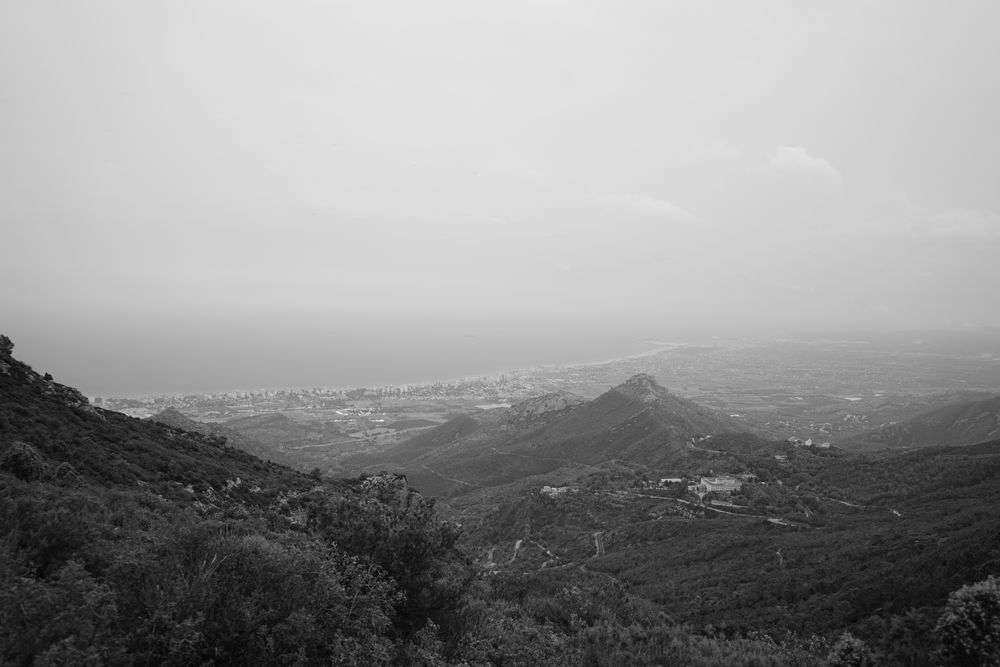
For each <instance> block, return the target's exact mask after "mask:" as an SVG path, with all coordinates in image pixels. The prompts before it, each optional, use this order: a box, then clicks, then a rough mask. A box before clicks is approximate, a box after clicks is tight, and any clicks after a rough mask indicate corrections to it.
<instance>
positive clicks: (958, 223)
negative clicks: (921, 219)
mask: <svg viewBox="0 0 1000 667" xmlns="http://www.w3.org/2000/svg"><path fill="white" fill-rule="evenodd" d="M921 231H922V232H923V234H924V235H926V236H927V237H930V238H932V239H941V240H946V239H951V240H957V241H1000V215H997V214H996V213H991V212H988V211H974V210H971V209H967V208H953V209H950V210H948V211H945V212H944V213H938V214H936V215H932V216H931V217H930V218H929V219H928V221H927V224H926V226H924V227H923V229H922V230H921Z"/></svg>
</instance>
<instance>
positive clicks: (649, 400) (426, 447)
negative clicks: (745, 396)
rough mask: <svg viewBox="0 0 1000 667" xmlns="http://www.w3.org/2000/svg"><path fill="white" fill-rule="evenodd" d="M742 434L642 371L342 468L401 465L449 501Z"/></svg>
mask: <svg viewBox="0 0 1000 667" xmlns="http://www.w3.org/2000/svg"><path fill="white" fill-rule="evenodd" d="M745 430H746V428H745V427H744V426H743V425H742V424H740V423H739V422H737V421H735V420H733V419H731V418H729V417H727V416H725V415H723V414H720V413H718V412H715V411H713V410H711V409H708V408H705V407H702V406H699V405H697V404H695V403H693V402H691V401H688V400H686V399H682V398H680V397H678V396H675V395H673V394H671V393H670V392H669V391H667V390H666V389H665V388H663V387H662V386H660V385H659V384H657V383H656V381H655V379H653V378H652V377H651V376H649V375H645V374H640V375H636V376H634V377H632V378H630V379H629V380H628V381H626V382H624V383H623V384H621V385H619V386H617V387H614V388H613V389H611V390H609V391H607V392H606V393H604V394H602V395H601V396H599V397H597V398H596V399H594V400H592V401H583V400H582V399H580V398H579V397H577V396H573V395H571V394H550V395H547V396H542V397H538V398H534V399H529V400H528V401H525V402H523V403H520V404H518V405H515V406H512V407H510V408H508V409H506V410H491V411H488V412H480V413H476V414H472V415H464V416H461V417H457V418H455V419H452V420H451V421H449V422H447V423H445V424H442V425H441V426H439V427H437V428H433V429H429V430H428V431H426V432H424V433H422V434H420V435H418V436H417V437H415V438H413V439H411V440H409V441H406V442H404V443H401V444H400V445H397V446H395V447H393V448H392V449H390V450H386V451H383V452H380V453H378V454H375V455H368V456H357V457H353V458H349V459H347V460H346V461H345V465H348V466H358V467H360V468H361V469H365V468H367V469H379V468H390V469H395V468H399V469H401V470H403V471H404V472H405V473H406V474H407V476H408V478H409V479H411V481H413V483H414V484H415V485H416V486H417V487H418V488H420V489H421V490H422V491H424V492H425V493H428V494H430V495H436V496H443V497H447V496H449V495H453V494H455V493H462V492H468V491H469V490H470V489H474V488H482V487H491V486H497V485H503V484H507V483H511V482H515V481H517V480H520V479H524V478H530V477H534V476H538V475H544V474H547V473H553V472H555V471H558V470H560V469H565V468H572V469H574V470H578V469H579V467H580V466H595V465H601V464H604V463H607V462H610V461H631V462H634V463H637V464H641V465H645V466H664V465H670V464H671V463H672V462H674V461H677V460H679V459H680V458H683V456H684V453H685V451H686V449H687V445H688V443H689V442H690V440H691V439H693V438H696V437H698V436H701V435H707V434H720V433H736V432H741V431H745Z"/></svg>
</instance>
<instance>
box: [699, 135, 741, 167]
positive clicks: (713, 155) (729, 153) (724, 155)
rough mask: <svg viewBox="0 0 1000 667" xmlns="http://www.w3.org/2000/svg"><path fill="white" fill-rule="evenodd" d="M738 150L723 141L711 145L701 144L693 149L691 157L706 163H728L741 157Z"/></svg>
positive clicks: (719, 140) (716, 141)
mask: <svg viewBox="0 0 1000 667" xmlns="http://www.w3.org/2000/svg"><path fill="white" fill-rule="evenodd" d="M739 154H740V151H739V149H738V148H733V147H732V146H729V145H728V144H726V142H724V141H722V140H721V139H716V140H715V141H713V142H712V143H709V144H700V145H698V146H695V147H694V148H692V149H691V155H692V156H694V157H695V158H697V159H699V160H704V161H706V162H728V161H730V160H735V159H736V158H737V157H739Z"/></svg>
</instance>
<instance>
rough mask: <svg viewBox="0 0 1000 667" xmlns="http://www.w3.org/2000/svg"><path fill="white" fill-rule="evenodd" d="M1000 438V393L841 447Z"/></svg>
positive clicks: (865, 435) (911, 445) (886, 428)
mask: <svg viewBox="0 0 1000 667" xmlns="http://www.w3.org/2000/svg"><path fill="white" fill-rule="evenodd" d="M996 438H1000V396H992V397H990V398H986V399H982V400H976V401H963V402H959V403H954V404H951V405H946V406H944V407H941V408H937V409H935V410H931V411H928V412H925V413H923V414H920V415H918V416H916V417H913V418H911V419H907V420H904V421H900V422H893V423H890V424H886V425H885V426H882V427H881V428H878V429H876V430H874V431H869V432H867V433H862V434H860V435H857V436H854V437H851V438H847V439H845V440H843V441H842V442H838V443H837V444H838V446H840V447H843V448H845V449H853V450H858V451H874V450H879V449H914V448H919V447H932V446H937V445H971V444H975V443H977V442H985V441H987V440H992V439H996Z"/></svg>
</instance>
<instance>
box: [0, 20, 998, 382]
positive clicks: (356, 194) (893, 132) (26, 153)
mask: <svg viewBox="0 0 1000 667" xmlns="http://www.w3.org/2000/svg"><path fill="white" fill-rule="evenodd" d="M997 25H1000V3H996V2H993V1H992V0H982V1H972V0H956V1H954V2H940V1H934V2H925V1H922V0H881V1H880V2H861V1H852V0H846V1H844V2H837V3H828V2H804V1H800V0H760V1H753V0H738V1H736V0H733V1H730V2H724V1H719V2H711V3H706V2H698V1H691V2H663V1H662V0H656V1H649V2H640V1H637V0H614V1H612V0H607V1H603V2H588V1H585V0H579V1H568V0H530V1H529V0H503V1H499V2H492V1H488V0H454V1H441V0H425V1H421V2H412V1H410V0H399V1H396V2H385V1H378V0H359V1H358V2H347V1H336V0H325V1H320V0H289V1H284V2H261V1H259V0H197V1H194V0H173V1H171V2H169V3H140V2H135V1H134V0H93V1H91V2H86V3H83V2H78V1H76V0H59V1H56V0H35V1H32V2H5V3H0V216H2V217H0V220H2V227H0V230H2V231H0V234H2V240H0V331H2V332H3V333H6V334H7V335H8V336H10V337H11V338H12V339H13V340H14V342H15V344H16V345H17V350H16V353H17V355H18V357H19V358H21V359H23V360H25V361H27V362H28V363H31V364H32V365H33V366H34V367H35V368H36V369H37V370H43V371H51V372H52V373H53V374H54V375H55V376H56V378H57V379H59V380H60V381H63V382H65V383H67V384H72V385H74V386H77V387H79V388H80V389H81V390H83V391H84V392H85V393H88V394H90V395H112V394H127V393H159V392H164V393H168V392H169V393H172V392H175V391H207V390H226V389H236V388H253V387H278V386H288V387H293V386H299V387H301V386H352V385H363V384H378V383H389V382H412V381H416V380H420V379H433V378H446V377H455V376H460V375H471V374H477V373H485V372H492V371H496V370H501V369H504V368H513V367H521V366H526V365H533V364H543V363H563V362H568V361H585V360H593V359H599V358H604V357H607V356H609V355H614V354H623V353H627V352H635V351H638V350H639V349H640V348H642V347H643V345H644V343H643V341H647V340H678V339H682V338H683V339H689V338H696V337H699V336H700V337H711V336H726V337H732V336H755V335H770V334H775V333H780V332H784V331H797V330H831V331H835V330H899V329H908V328H914V329H961V328H970V327H979V326H984V325H992V326H995V325H997V324H1000V299H998V298H997V297H996V288H997V286H998V285H1000V262H998V261H997V260H996V257H997V251H998V250H1000V187H998V184H1000V132H998V131H997V119H998V118H1000V76H997V71H996V68H997V64H998V63H1000V40H997V39H996V36H995V27H996V26H997Z"/></svg>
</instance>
